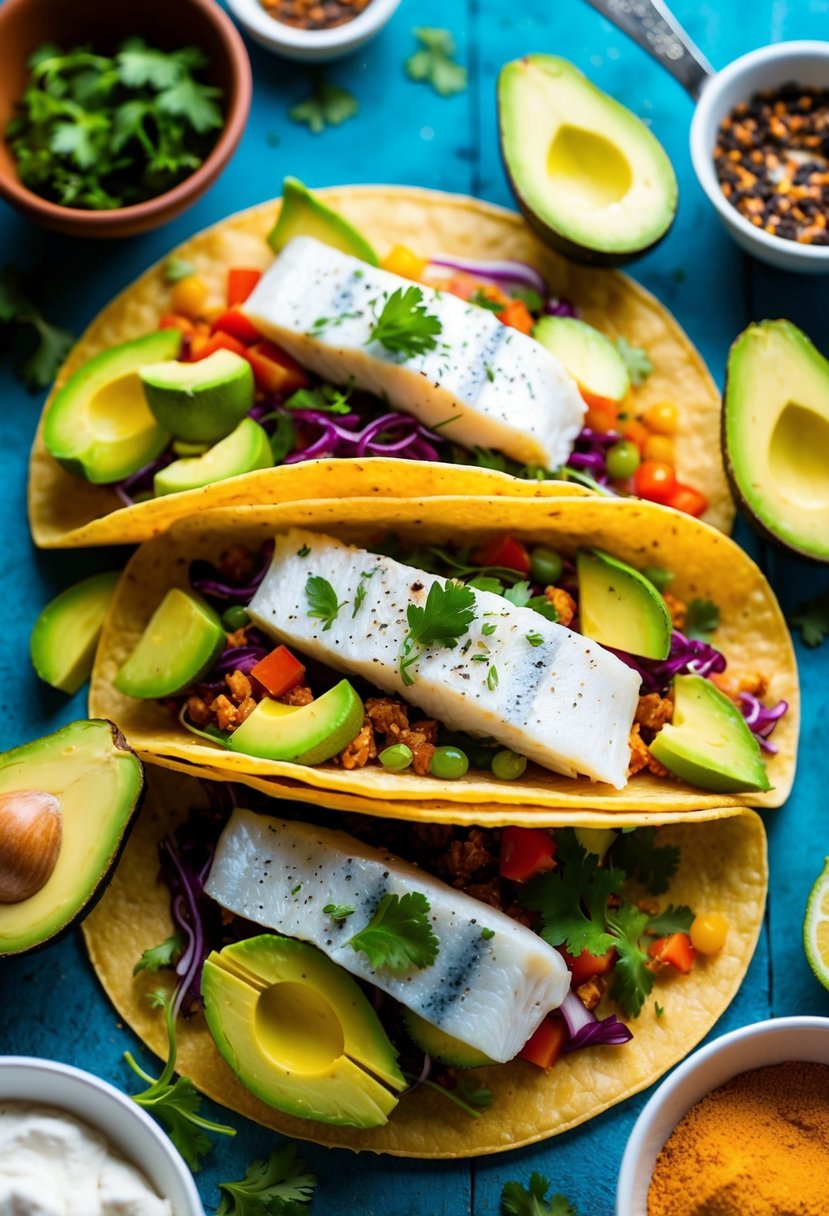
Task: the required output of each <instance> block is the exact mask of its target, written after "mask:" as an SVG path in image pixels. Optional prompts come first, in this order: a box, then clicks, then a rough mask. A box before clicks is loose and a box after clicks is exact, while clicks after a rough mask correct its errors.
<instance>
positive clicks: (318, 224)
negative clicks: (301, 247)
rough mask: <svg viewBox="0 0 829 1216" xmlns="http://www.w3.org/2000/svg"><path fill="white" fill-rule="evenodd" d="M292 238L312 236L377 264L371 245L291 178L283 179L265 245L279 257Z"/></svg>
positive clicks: (378, 262)
mask: <svg viewBox="0 0 829 1216" xmlns="http://www.w3.org/2000/svg"><path fill="white" fill-rule="evenodd" d="M295 236H313V237H316V239H317V240H318V241H322V242H323V244H325V245H331V246H332V248H334V249H340V250H342V252H343V253H350V254H351V256H352V257H355V258H360V259H361V261H363V262H368V263H369V264H370V265H372V266H379V264H380V259H379V258H378V257H377V254H376V253H375V251H374V250H373V249H372V247H371V245H369V243H368V241H367V240H366V239H365V237H364V236H363V235H362V234H361V233H360V232H358V231H357V229H356V228H355V227H354V226H353V225H352V224H349V222H348V220H345V219H343V217H342V216H341V215H338V214H337V212H336V211H332V209H331V208H330V207H327V206H326V205H325V203H324V202H322V200H321V199H318V198H317V196H316V195H315V194H312V193H311V191H310V190H309V189H308V188H307V186H303V184H302V182H300V181H297V179H296V178H295V177H286V178H285V181H284V183H283V185H282V207H281V210H280V212H279V218H278V219H277V221H276V224H275V225H274V227H273V228H272V229H271V231H270V233H269V234H268V244H269V245H270V247H271V249H273V251H274V253H279V252H280V250H282V249H284V248H285V246H286V245H287V244H288V242H289V241H292V240H293V239H294V237H295Z"/></svg>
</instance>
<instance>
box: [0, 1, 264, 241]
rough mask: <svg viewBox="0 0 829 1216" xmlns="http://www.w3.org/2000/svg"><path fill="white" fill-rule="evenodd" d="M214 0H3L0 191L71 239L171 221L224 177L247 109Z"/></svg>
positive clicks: (242, 57)
mask: <svg viewBox="0 0 829 1216" xmlns="http://www.w3.org/2000/svg"><path fill="white" fill-rule="evenodd" d="M250 96H251V74H250V64H249V62H248V57H247V52H246V51H245V47H244V44H243V42H242V40H241V38H240V37H239V34H238V32H237V30H236V29H235V27H234V25H233V23H232V22H231V21H230V19H229V18H228V17H227V15H226V14H225V13H224V12H222V10H221V8H220V7H219V6H218V5H217V4H215V3H214V2H213V0H175V2H174V3H172V4H171V3H170V2H169V0H142V3H141V4H140V5H130V4H127V5H123V4H122V5H114V4H112V3H111V0H84V3H83V4H68V3H67V4H60V3H57V4H56V3H55V2H54V0H5V3H4V4H2V5H0V195H2V196H3V197H4V198H5V199H6V200H7V201H8V202H9V203H11V204H12V206H14V207H17V208H18V209H19V210H20V211H22V212H23V213H24V214H25V215H27V216H28V217H29V218H30V219H32V220H34V221H36V222H37V223H40V224H43V225H45V226H46V227H48V228H54V229H56V230H57V231H60V232H65V233H69V234H71V235H74V236H88V237H121V236H129V235H132V234H134V233H137V232H144V231H147V230H148V229H150V228H154V227H157V226H159V225H160V224H163V223H166V222H167V220H169V219H172V218H173V216H175V215H177V214H179V213H180V212H181V211H183V210H184V209H185V208H186V207H188V206H189V205H190V204H191V203H192V202H193V201H194V200H195V199H196V198H198V196H199V195H200V194H202V193H203V192H204V191H205V190H206V189H207V188H208V186H210V185H211V184H212V182H213V181H215V179H216V178H217V177H218V175H219V173H220V172H221V171H222V169H223V168H224V167H225V165H226V164H227V162H228V161H229V159H230V157H231V155H232V154H233V152H234V150H235V148H236V145H237V144H238V142H239V139H240V138H241V136H242V132H243V131H244V127H245V122H246V120H247V115H248V110H249V108H250Z"/></svg>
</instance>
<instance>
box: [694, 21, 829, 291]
mask: <svg viewBox="0 0 829 1216" xmlns="http://www.w3.org/2000/svg"><path fill="white" fill-rule="evenodd" d="M691 155H692V159H693V162H694V168H695V170H696V174H697V177H698V178H699V181H700V184H701V185H702V187H703V189H704V190H705V193H706V194H707V195H708V198H709V199H710V201H711V202H712V204H713V205H714V207H715V208H716V210H717V212H718V214H719V216H720V218H721V220H722V221H723V223H724V224H725V226H726V228H727V229H728V231H729V232H730V233H731V235H732V236H733V237H734V239H735V240H736V241H737V243H738V244H739V245H740V246H742V248H743V249H745V250H746V251H747V252H749V253H751V254H753V255H754V256H755V257H757V258H760V259H761V260H762V261H764V262H768V263H769V264H770V265H772V266H776V267H778V268H779V269H782V270H796V271H805V272H807V273H813V274H827V273H829V42H784V43H778V44H777V45H775V46H767V47H762V48H761V49H760V50H757V51H751V52H750V53H749V54H748V55H743V56H742V57H741V58H740V59H736V60H735V61H734V62H733V63H731V64H729V65H728V67H726V68H724V69H723V70H722V71H721V72H718V73H717V74H716V75H715V76H712V77H711V78H710V79H709V80H708V81H707V82H706V83H705V85H704V86H703V89H702V94H701V97H700V100H699V103H698V105H697V109H696V111H695V114H694V119H693V122H692V125H691Z"/></svg>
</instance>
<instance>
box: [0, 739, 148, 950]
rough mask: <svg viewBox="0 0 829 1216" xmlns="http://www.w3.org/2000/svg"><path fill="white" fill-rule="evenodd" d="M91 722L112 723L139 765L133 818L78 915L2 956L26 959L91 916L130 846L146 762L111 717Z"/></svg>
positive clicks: (119, 743) (120, 745) (120, 746)
mask: <svg viewBox="0 0 829 1216" xmlns="http://www.w3.org/2000/svg"><path fill="white" fill-rule="evenodd" d="M88 721H89V722H91V723H95V724H96V725H99V726H108V727H109V730H110V735H111V738H112V746H113V748H114V749H115V751H119V752H128V753H129V754H130V755H131V756H133V757H134V759H135V762H136V764H137V765H138V778H139V786H138V790H137V792H136V796H135V800H134V803H133V807H132V810H131V811H130V814H129V817H128V818H127V820H126V822H125V823H124V825H123V827H122V829H121V835H120V837H119V840H118V843H117V845H116V846H115V849H114V850H113V853H112V856H111V857H110V860H109V861H108V863H107V865H106V867H105V869H104V870H103V871H102V873H101V875H100V877H99V878H98V879H97V881H96V882H95V885H94V886H93V887H92V889H91V890H90V892H89V895H88V897H87V898H86V899H85V900H84V902H83V904H82V905H81V907H80V908H78V910H77V911H76V912H75V914H74V916H71V917H70V918H69V920H67V922H66V923H65V924H64V925H62V926H61V927H60V928H59V929H56V930H55V932H54V933H51V934H49V935H48V936H47V937H45V938H43V940H42V941H39V942H33V943H32V945H31V946H24V947H22V948H21V949H20V950H9V951H4V950H3V949H1V948H0V959H3V958H24V957H25V956H26V955H31V954H37V953H38V951H40V950H43V949H45V948H46V947H47V946H51V945H52V943H53V942H57V941H60V939H61V938H63V937H66V935H67V934H68V933H69V932H70V931H71V930H72V929H74V928H75V927H76V926H77V925H79V924H80V923H81V921H82V920H84V919H85V918H86V917H87V916H88V915H89V913H90V912H91V911H92V909H93V908H94V907H95V905H96V904H97V903H98V901H99V900H100V899H101V897H102V896H103V894H104V892H105V891H106V889H107V886H108V885H109V880H110V878H111V877H112V875H113V873H114V872H115V868H116V866H117V865H118V862H119V861H120V860H121V855H122V853H123V852H124V849H125V848H126V846H127V841H128V840H129V836H130V832H131V831H132V829H133V825H134V824H135V821H136V819H137V818H138V815H139V813H140V811H141V808H142V806H143V805H144V799H145V798H146V795H147V779H146V773H145V770H144V765H143V764H142V762H141V760H140V759H139V757H138V755H137V754H136V753H135V752H134V751H133V749H132V748H131V747H130V745H129V743H128V742H127V739H126V736H125V735H124V734H123V732H122V731H121V730H120V728H119V727H118V726H117V725H116V724H115V723H114V722H112V721H111V720H110V719H109V718H89V719H88ZM77 725H78V723H77V722H70V723H68V724H67V726H63V727H61V729H60V730H57V731H55V732H54V733H53V734H52V735H44V737H43V738H42V739H40V740H33V742H40V743H43V742H46V741H47V740H49V739H53V738H55V737H56V736H58V735H61V734H63V733H64V732H66V731H69V730H71V729H72V727H74V726H77ZM31 745H32V744H31V743H23V744H21V745H20V746H19V747H15V748H11V749H10V750H9V751H8V752H5V753H4V754H3V755H2V756H0V759H5V758H6V757H8V756H11V755H13V754H14V753H15V752H17V751H20V750H22V748H24V747H31Z"/></svg>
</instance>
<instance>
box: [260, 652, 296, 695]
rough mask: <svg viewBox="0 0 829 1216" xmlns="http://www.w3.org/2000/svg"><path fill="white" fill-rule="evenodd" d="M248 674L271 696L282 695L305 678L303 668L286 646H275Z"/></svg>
mask: <svg viewBox="0 0 829 1216" xmlns="http://www.w3.org/2000/svg"><path fill="white" fill-rule="evenodd" d="M250 674H251V675H252V676H253V678H254V679H255V680H258V681H259V683H260V684H261V685H262V687H263V688H264V689H265V691H266V692H268V693H270V695H271V696H272V697H284V695H285V693H286V692H289V691H290V690H291V689H292V688H296V687H297V685H298V684H301V683H302V682H303V680H304V679H305V668H304V666H303V665H302V663H300V661H299V659H297V658H296V657H295V656H294V655H293V654H292V653H291V651H290V650H289V649H288V647H287V646H277V648H276V650H272V651H271V653H270V654H267V655H265V657H264V659H260V660H259V662H258V663H257V664H256V666H255V667H252V668H251V672H250Z"/></svg>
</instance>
